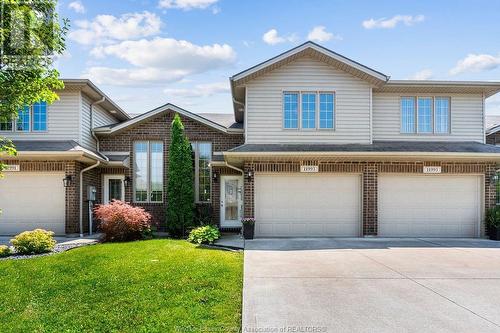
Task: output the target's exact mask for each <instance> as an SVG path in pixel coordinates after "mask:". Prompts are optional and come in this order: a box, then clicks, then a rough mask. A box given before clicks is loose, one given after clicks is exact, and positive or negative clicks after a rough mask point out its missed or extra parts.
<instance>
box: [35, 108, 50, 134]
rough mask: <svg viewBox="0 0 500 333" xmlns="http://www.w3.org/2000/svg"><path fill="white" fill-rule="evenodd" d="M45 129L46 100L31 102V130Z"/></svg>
mask: <svg viewBox="0 0 500 333" xmlns="http://www.w3.org/2000/svg"><path fill="white" fill-rule="evenodd" d="M46 130H47V102H40V103H35V104H33V131H46Z"/></svg>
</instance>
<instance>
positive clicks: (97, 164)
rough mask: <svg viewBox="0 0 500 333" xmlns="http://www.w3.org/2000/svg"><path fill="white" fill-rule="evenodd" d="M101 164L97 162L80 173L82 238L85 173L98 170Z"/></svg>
mask: <svg viewBox="0 0 500 333" xmlns="http://www.w3.org/2000/svg"><path fill="white" fill-rule="evenodd" d="M100 164H101V161H97V163H96V164H93V165H91V166H89V167H86V168H85V169H83V170H82V171H80V216H79V217H80V219H79V221H80V237H83V173H84V172H87V171H89V170H92V169H94V168H97V167H98V166H99V165H100Z"/></svg>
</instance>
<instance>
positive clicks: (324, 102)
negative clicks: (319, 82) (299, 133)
mask: <svg viewBox="0 0 500 333" xmlns="http://www.w3.org/2000/svg"><path fill="white" fill-rule="evenodd" d="M333 99H334V94H333V93H320V94H319V128H333V123H334V117H335V103H334V102H333Z"/></svg>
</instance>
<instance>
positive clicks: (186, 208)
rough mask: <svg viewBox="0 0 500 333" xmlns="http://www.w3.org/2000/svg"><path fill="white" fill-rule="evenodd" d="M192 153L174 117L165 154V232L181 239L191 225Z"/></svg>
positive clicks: (182, 127) (181, 128)
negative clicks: (166, 163) (166, 153)
mask: <svg viewBox="0 0 500 333" xmlns="http://www.w3.org/2000/svg"><path fill="white" fill-rule="evenodd" d="M192 155H193V150H192V149H191V144H190V143H189V140H188V139H187V137H186V135H185V134H184V126H183V125H182V121H181V118H180V116H179V115H178V114H176V115H175V117H174V120H173V122H172V130H171V139H170V148H169V151H168V171H167V173H168V178H167V180H168V182H167V203H168V204H167V210H166V217H167V230H168V232H169V234H170V235H171V236H173V237H184V236H185V231H186V230H188V229H189V228H190V227H192V226H193V213H194V186H193V184H194V172H193V156H192Z"/></svg>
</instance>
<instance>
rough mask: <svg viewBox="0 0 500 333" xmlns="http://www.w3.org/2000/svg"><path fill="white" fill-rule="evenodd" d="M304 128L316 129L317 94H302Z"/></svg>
mask: <svg viewBox="0 0 500 333" xmlns="http://www.w3.org/2000/svg"><path fill="white" fill-rule="evenodd" d="M302 128H316V94H310V93H308V94H302Z"/></svg>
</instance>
